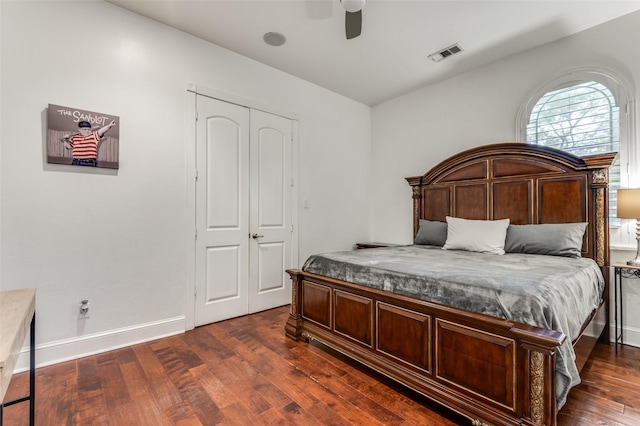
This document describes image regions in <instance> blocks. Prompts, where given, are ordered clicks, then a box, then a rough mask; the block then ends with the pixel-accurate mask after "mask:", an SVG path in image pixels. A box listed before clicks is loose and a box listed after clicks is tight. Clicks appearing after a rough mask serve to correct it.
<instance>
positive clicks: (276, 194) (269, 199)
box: [249, 109, 293, 312]
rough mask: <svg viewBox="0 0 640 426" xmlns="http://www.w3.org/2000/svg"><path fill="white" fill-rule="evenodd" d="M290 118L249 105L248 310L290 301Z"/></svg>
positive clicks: (253, 310) (291, 232)
mask: <svg viewBox="0 0 640 426" xmlns="http://www.w3.org/2000/svg"><path fill="white" fill-rule="evenodd" d="M291 144H292V138H291V120H289V119H286V118H283V117H280V116H277V115H273V114H268V113H265V112H262V111H258V110H253V109H252V110H251V137H250V150H249V151H250V164H251V172H250V174H251V179H250V184H249V186H250V188H251V201H250V223H251V236H252V238H251V240H252V241H251V243H250V246H249V262H250V268H249V271H250V272H249V312H258V311H261V310H264V309H270V308H273V307H276V306H282V305H286V304H288V303H290V301H291V280H290V279H289V277H288V275H287V274H286V273H285V270H286V269H288V268H291V267H292V264H293V262H292V235H293V227H292V191H293V190H292V185H293V182H292V178H291Z"/></svg>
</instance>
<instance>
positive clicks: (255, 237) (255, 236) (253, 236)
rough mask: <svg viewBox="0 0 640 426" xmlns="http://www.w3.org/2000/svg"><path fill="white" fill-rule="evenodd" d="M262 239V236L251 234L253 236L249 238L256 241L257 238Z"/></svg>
mask: <svg viewBox="0 0 640 426" xmlns="http://www.w3.org/2000/svg"><path fill="white" fill-rule="evenodd" d="M262 237H264V235H258V234H253V235H252V236H251V238H253V239H256V240H257V239H258V238H262Z"/></svg>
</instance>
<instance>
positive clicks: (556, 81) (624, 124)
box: [516, 67, 640, 249]
mask: <svg viewBox="0 0 640 426" xmlns="http://www.w3.org/2000/svg"><path fill="white" fill-rule="evenodd" d="M589 81H595V82H597V83H600V84H602V85H604V86H605V87H606V88H607V89H609V91H610V92H611V93H612V95H613V98H614V100H615V104H616V106H617V107H618V108H619V114H620V117H619V125H620V129H619V135H620V151H619V154H618V155H619V160H620V187H621V188H638V187H640V164H639V163H638V148H637V146H636V144H635V143H632V142H633V141H636V120H637V115H636V107H635V96H634V93H635V90H634V88H633V87H632V86H631V85H630V84H629V83H628V82H627V81H626V80H625V79H624V78H622V77H621V76H619V75H618V74H616V73H615V72H613V71H611V70H608V69H604V68H597V67H580V68H573V69H570V70H566V71H564V72H561V73H559V74H557V75H556V76H555V77H553V78H552V79H551V80H549V81H547V82H545V83H544V84H542V85H541V86H540V87H538V88H537V89H536V90H534V91H533V92H532V93H530V95H529V96H528V97H527V98H526V99H525V101H524V102H523V103H522V104H521V105H520V108H519V110H518V114H517V118H516V141H518V142H523V143H528V142H527V125H528V124H529V119H530V117H531V113H532V111H533V108H534V107H535V105H536V103H537V102H538V101H539V100H540V99H541V98H542V97H543V96H544V95H546V94H547V93H548V92H552V91H555V90H560V89H564V88H567V87H570V86H574V85H577V84H580V83H585V82H589ZM630 222H634V221H629V220H624V219H623V220H622V223H621V225H620V226H619V227H618V226H610V244H611V246H612V247H619V248H629V247H632V246H633V247H634V249H635V244H636V241H635V222H634V223H630Z"/></svg>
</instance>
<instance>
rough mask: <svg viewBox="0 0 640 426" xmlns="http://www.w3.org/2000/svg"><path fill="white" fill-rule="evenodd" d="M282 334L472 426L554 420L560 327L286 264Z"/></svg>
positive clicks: (562, 338) (545, 422) (562, 336)
mask: <svg viewBox="0 0 640 426" xmlns="http://www.w3.org/2000/svg"><path fill="white" fill-rule="evenodd" d="M287 272H288V273H289V275H290V276H291V279H292V281H293V286H292V291H293V296H292V304H291V314H290V315H289V319H288V320H287V323H286V326H285V332H286V335H287V336H289V337H291V338H293V339H295V340H300V339H305V340H308V339H314V340H317V341H319V342H321V343H323V344H325V345H327V346H329V347H331V348H333V349H335V350H337V351H339V352H342V353H344V354H345V355H347V356H349V357H351V358H353V359H355V360H357V361H359V362H361V363H363V364H365V365H367V366H368V367H370V368H372V369H373V370H375V371H378V372H380V373H382V374H384V375H386V376H388V377H390V378H392V379H394V380H396V381H398V382H400V383H402V384H404V385H406V386H407V387H409V388H411V389H413V390H415V391H417V392H419V393H421V394H423V395H425V396H427V397H429V398H431V399H433V400H435V401H437V402H439V403H441V404H443V405H445V406H447V407H449V408H451V409H452V410H454V411H456V412H458V413H461V414H462V415H464V416H467V417H469V419H471V421H472V424H473V425H522V424H525V425H555V424H556V416H557V407H556V387H555V357H556V355H555V352H556V348H557V347H558V346H560V345H561V344H562V343H563V341H564V340H565V335H564V334H562V333H560V332H555V331H550V330H545V329H541V328H537V327H532V326H528V325H525V324H520V323H514V322H511V321H507V320H502V319H498V318H494V317H490V316H487V315H482V314H476V313H472V312H468V311H464V310H460V309H456V308H451V307H447V306H443V305H440V304H437V303H432V302H428V301H423V300H418V299H414V298H411V297H406V296H402V295H397V294H393V293H390V292H386V291H380V290H375V289H371V288H367V287H363V286H359V285H356V284H350V283H346V282H343V281H339V280H334V279H331V278H327V277H323V276H320V275H315V274H309V273H306V272H302V271H300V270H288V271H287Z"/></svg>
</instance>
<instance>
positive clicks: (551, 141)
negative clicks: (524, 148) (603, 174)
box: [526, 81, 620, 224]
mask: <svg viewBox="0 0 640 426" xmlns="http://www.w3.org/2000/svg"><path fill="white" fill-rule="evenodd" d="M526 140H527V142H528V143H532V144H536V145H545V146H550V147H553V148H558V149H561V150H563V151H567V152H569V153H571V154H574V155H577V156H583V155H592V154H600V153H605V152H618V151H620V114H619V108H618V106H616V102H615V98H614V97H613V94H612V93H611V91H610V90H609V89H608V88H607V87H606V86H605V85H603V84H601V83H598V82H596V81H587V82H582V83H577V84H574V85H571V86H567V87H563V88H561V89H556V90H552V91H550V92H547V93H545V94H544V95H543V96H542V97H541V98H540V99H539V100H538V102H537V103H536V104H535V105H534V107H533V110H532V111H531V115H530V118H529V123H528V124H527V127H526ZM609 188H610V191H609V214H610V222H611V224H618V222H619V220H618V219H617V218H616V209H617V208H616V206H617V197H616V194H617V190H618V189H619V188H620V162H619V161H616V163H615V164H614V165H613V167H612V168H611V169H610V170H609Z"/></svg>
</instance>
